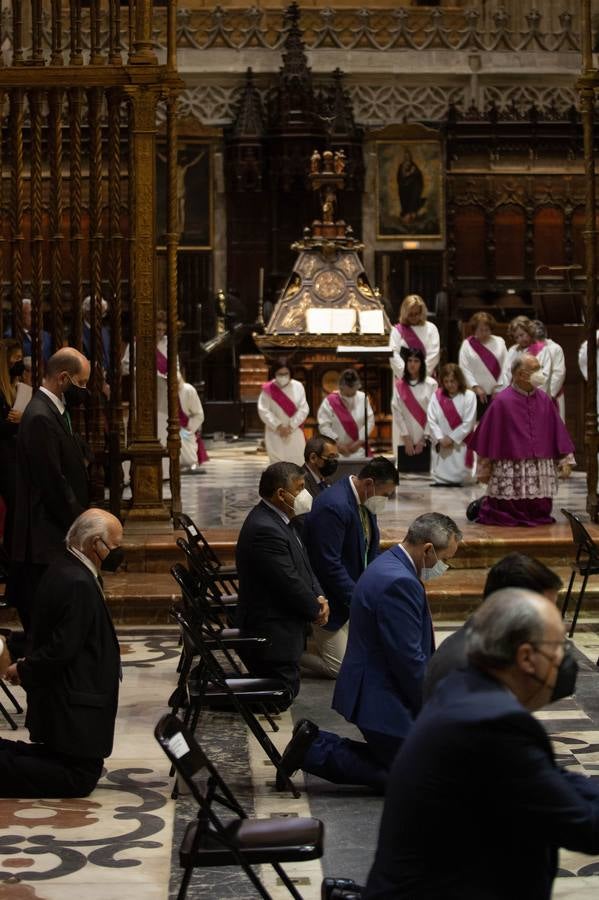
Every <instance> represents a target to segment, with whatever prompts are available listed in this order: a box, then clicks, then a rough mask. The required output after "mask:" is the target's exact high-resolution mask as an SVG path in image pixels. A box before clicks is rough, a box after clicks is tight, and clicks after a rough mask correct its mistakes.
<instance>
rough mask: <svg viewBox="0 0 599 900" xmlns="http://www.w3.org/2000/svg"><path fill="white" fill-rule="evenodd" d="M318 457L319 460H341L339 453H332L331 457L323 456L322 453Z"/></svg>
mask: <svg viewBox="0 0 599 900" xmlns="http://www.w3.org/2000/svg"><path fill="white" fill-rule="evenodd" d="M317 455H318V458H319V459H339V454H338V453H331V455H330V456H323V455H322V453H318V454H317Z"/></svg>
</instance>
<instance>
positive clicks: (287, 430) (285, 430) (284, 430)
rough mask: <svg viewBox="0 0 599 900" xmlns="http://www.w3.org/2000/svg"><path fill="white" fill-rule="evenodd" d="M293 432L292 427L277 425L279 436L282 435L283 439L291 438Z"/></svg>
mask: <svg viewBox="0 0 599 900" xmlns="http://www.w3.org/2000/svg"><path fill="white" fill-rule="evenodd" d="M292 432H293V428H292V427H291V425H277V434H280V435H281V437H282V438H286V437H289V435H290V434H291V433H292Z"/></svg>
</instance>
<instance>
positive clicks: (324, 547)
mask: <svg viewBox="0 0 599 900" xmlns="http://www.w3.org/2000/svg"><path fill="white" fill-rule="evenodd" d="M398 482H399V476H398V474H397V469H396V468H395V466H394V465H393V463H391V462H389V460H387V459H385V458H384V457H383V456H377V457H375V458H374V459H371V460H369V461H368V462H367V463H366V465H365V466H363V467H362V469H361V470H360V473H359V474H358V475H349V476H348V477H347V478H342V479H340V480H339V481H337V482H336V483H335V484H334V485H333V486H332V487H331V488H330V490H328V491H325V492H323V493H322V495H321V496H319V497H317V498H316V499H315V501H314V504H313V506H312V510H311V512H310V513H309V515H308V517H307V518H306V522H305V525H304V540H305V543H306V547H307V549H308V555H309V557H310V563H311V564H312V568H313V569H314V572H315V574H316V577H317V578H318V580H319V581H320V583H321V585H322V586H323V589H324V591H325V594H326V596H327V599H328V601H329V606H330V610H331V612H330V615H329V621H328V623H327V624H326V625H325V626H324V627H323V628H315V629H314V632H313V642H314V650H315V652H314V653H305V654H304V656H303V657H302V661H301V663H302V670H304V671H305V672H306V673H307V674H310V675H313V676H316V677H318V678H336V677H337V675H338V674H339V669H340V667H341V663H342V661H343V657H344V655H345V648H346V646H347V633H348V627H349V626H348V619H349V607H350V603H351V599H352V594H353V592H354V588H355V586H356V583H357V581H358V578H359V577H360V575H361V574H362V572H363V571H364V569H365V568H366V566H368V565H369V564H370V563H371V562H372V561H373V559H376V557H377V556H378V555H379V529H378V524H377V513H378V512H380V511H382V510H383V509H384V507H385V505H386V503H387V500H388V499H389V498H390V497H392V496H393V494H394V493H395V487H396V485H397V484H398Z"/></svg>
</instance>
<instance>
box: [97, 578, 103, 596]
mask: <svg viewBox="0 0 599 900" xmlns="http://www.w3.org/2000/svg"><path fill="white" fill-rule="evenodd" d="M98 584H99V585H100V590H101V591H102V593H104V579H103V578H102V576H101V575H98Z"/></svg>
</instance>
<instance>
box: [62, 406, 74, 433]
mask: <svg viewBox="0 0 599 900" xmlns="http://www.w3.org/2000/svg"><path fill="white" fill-rule="evenodd" d="M62 417H63V419H64V420H65V422H66V423H67V428H68V429H69V434H73V426H72V425H71V417H70V415H69V411H68V409H67V408H66V407H65V411H64V412H63V414H62Z"/></svg>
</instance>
